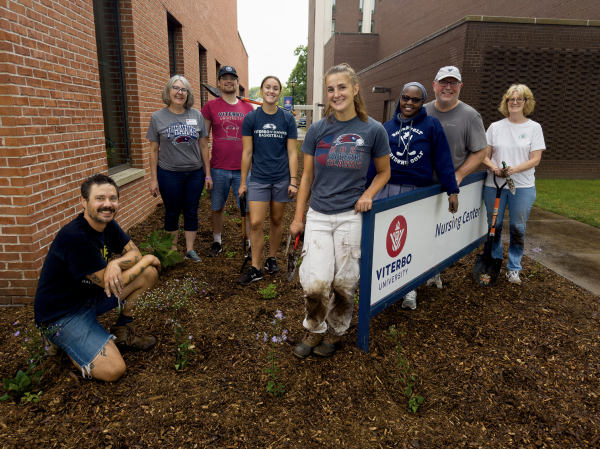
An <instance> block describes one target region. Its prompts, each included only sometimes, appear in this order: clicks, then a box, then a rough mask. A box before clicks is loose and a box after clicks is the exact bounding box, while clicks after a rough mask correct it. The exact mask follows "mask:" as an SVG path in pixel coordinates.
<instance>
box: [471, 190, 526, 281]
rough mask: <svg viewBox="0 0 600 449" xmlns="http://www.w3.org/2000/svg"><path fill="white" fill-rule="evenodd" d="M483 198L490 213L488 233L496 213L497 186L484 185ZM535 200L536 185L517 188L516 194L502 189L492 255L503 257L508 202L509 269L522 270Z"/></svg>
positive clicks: (488, 213) (497, 257) (485, 252)
mask: <svg viewBox="0 0 600 449" xmlns="http://www.w3.org/2000/svg"><path fill="white" fill-rule="evenodd" d="M483 200H484V201H485V207H486V209H487V215H488V233H489V230H490V227H491V224H492V217H493V215H494V203H495V201H496V188H495V187H488V186H484V188H483ZM534 201H535V187H526V188H522V189H517V193H516V194H514V195H513V194H512V193H510V191H509V190H508V188H504V189H502V193H501V194H500V205H499V206H498V217H497V218H496V236H495V237H494V242H493V243H492V257H493V258H495V259H502V226H503V224H504V210H505V209H506V205H507V204H508V214H509V216H510V245H509V246H508V264H507V266H506V268H507V269H508V270H509V271H521V258H522V257H523V251H524V249H525V226H526V224H527V220H528V219H529V212H530V211H531V206H533V202H534ZM487 251H488V244H487V243H486V244H485V249H484V254H487Z"/></svg>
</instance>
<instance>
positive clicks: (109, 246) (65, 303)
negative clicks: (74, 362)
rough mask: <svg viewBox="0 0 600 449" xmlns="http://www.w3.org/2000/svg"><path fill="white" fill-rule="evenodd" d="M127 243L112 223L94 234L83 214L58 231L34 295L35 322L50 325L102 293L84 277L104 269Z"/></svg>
mask: <svg viewBox="0 0 600 449" xmlns="http://www.w3.org/2000/svg"><path fill="white" fill-rule="evenodd" d="M130 240H131V238H130V237H129V236H128V235H127V234H125V232H123V230H122V229H121V227H120V226H119V225H118V224H117V222H116V221H114V220H113V221H111V222H110V223H108V224H107V225H106V228H104V231H102V232H98V231H96V230H95V229H94V228H92V227H91V226H90V225H89V223H88V222H87V221H86V219H85V218H84V217H83V214H80V215H79V216H78V217H77V218H75V220H73V221H72V222H70V223H69V224H67V225H66V226H64V227H63V228H62V229H61V230H60V231H58V234H57V235H56V238H55V239H54V241H53V242H52V244H51V245H50V250H49V251H48V255H47V256H46V260H45V261H44V266H43V267H42V273H41V274H40V281H39V283H38V288H37V292H36V294H35V306H34V310H35V321H36V323H40V324H45V323H54V322H56V320H58V319H59V318H61V317H63V316H65V315H67V314H69V313H71V312H74V311H76V310H78V309H80V308H82V307H83V306H84V305H85V304H86V303H87V301H89V300H90V299H92V298H94V297H96V296H98V295H100V294H104V289H103V288H102V287H100V286H98V285H96V284H94V283H93V282H92V281H90V280H89V279H87V278H86V276H88V275H90V274H92V273H96V272H97V271H100V270H102V269H104V268H106V266H107V265H108V259H109V257H110V256H111V255H112V254H113V253H117V254H120V253H122V252H123V249H124V248H125V246H126V245H127V244H128V243H129V241H130Z"/></svg>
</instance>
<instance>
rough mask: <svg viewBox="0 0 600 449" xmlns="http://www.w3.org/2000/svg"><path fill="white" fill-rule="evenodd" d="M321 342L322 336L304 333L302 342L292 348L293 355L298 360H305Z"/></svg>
mask: <svg viewBox="0 0 600 449" xmlns="http://www.w3.org/2000/svg"><path fill="white" fill-rule="evenodd" d="M321 341H323V334H315V333H312V332H305V333H304V336H303V337H302V341H301V342H300V343H298V345H296V347H295V348H294V355H295V356H296V357H298V358H299V359H305V358H306V357H308V356H309V355H310V353H311V352H312V351H313V348H314V347H315V346H318V345H319V344H320V343H321Z"/></svg>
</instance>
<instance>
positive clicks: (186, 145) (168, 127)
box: [146, 107, 208, 171]
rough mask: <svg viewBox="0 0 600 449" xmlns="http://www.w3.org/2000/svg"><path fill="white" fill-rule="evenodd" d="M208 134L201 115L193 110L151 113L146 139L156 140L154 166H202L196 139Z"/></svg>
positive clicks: (186, 168) (179, 168)
mask: <svg viewBox="0 0 600 449" xmlns="http://www.w3.org/2000/svg"><path fill="white" fill-rule="evenodd" d="M206 136H208V132H207V131H206V124H205V123H204V117H202V114H201V113H200V111H198V110H197V109H186V110H185V111H184V112H183V113H182V114H175V113H174V112H171V111H170V110H169V108H168V107H167V108H163V109H161V110H160V111H156V112H155V113H154V114H152V118H151V119H150V125H149V126H148V133H147V134H146V138H147V139H148V140H151V141H152V142H158V144H159V147H160V151H159V152H158V166H159V167H160V168H162V169H163V170H170V171H191V170H198V169H200V168H202V157H201V156H200V144H199V143H198V142H199V140H200V139H201V138H203V137H206Z"/></svg>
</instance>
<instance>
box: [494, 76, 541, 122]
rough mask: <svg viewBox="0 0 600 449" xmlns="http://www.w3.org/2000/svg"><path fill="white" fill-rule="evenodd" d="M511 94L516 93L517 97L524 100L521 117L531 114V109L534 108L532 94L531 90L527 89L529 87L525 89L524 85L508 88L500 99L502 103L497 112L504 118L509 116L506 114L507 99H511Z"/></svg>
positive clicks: (514, 85)
mask: <svg viewBox="0 0 600 449" xmlns="http://www.w3.org/2000/svg"><path fill="white" fill-rule="evenodd" d="M513 92H517V93H518V94H519V96H521V97H523V98H524V99H525V105H524V106H523V115H529V114H531V113H532V112H533V108H535V100H534V99H533V93H532V92H531V89H529V87H527V86H526V85H525V84H513V85H512V86H510V87H509V88H508V90H507V91H506V93H505V94H504V96H503V97H502V101H501V102H500V106H499V107H498V110H499V111H500V112H501V113H502V115H503V116H504V117H508V116H510V113H509V112H508V99H509V98H510V97H511V95H512V94H513Z"/></svg>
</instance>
